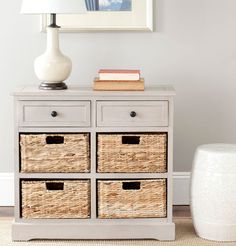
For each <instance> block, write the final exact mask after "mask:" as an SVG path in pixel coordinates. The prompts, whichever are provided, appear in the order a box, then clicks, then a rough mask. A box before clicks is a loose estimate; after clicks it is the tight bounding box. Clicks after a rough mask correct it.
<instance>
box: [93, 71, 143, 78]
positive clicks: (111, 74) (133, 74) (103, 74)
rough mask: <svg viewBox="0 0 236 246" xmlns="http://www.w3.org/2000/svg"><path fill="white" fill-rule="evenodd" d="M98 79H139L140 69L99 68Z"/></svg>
mask: <svg viewBox="0 0 236 246" xmlns="http://www.w3.org/2000/svg"><path fill="white" fill-rule="evenodd" d="M98 74H99V80H128V81H134V80H139V79H140V70H132V69H100V70H99V72H98Z"/></svg>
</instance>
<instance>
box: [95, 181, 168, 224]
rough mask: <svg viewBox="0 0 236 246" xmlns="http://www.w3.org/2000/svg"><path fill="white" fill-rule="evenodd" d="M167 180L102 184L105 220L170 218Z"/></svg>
mask: <svg viewBox="0 0 236 246" xmlns="http://www.w3.org/2000/svg"><path fill="white" fill-rule="evenodd" d="M166 204H167V201H166V179H153V180H99V181H98V217H99V218H101V219H116V218H117V219H122V218H164V217H166V211H167V209H166Z"/></svg>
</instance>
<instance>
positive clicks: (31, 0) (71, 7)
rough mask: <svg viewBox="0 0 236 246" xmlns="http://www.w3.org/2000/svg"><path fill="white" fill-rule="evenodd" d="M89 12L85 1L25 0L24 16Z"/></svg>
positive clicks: (22, 8) (22, 6)
mask: <svg viewBox="0 0 236 246" xmlns="http://www.w3.org/2000/svg"><path fill="white" fill-rule="evenodd" d="M86 11H87V9H86V4H85V0H23V1H22V5H21V13H22V14H78V13H85V12H86Z"/></svg>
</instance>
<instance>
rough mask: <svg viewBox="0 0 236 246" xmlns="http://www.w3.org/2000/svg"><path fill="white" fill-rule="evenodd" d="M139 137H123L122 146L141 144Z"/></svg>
mask: <svg viewBox="0 0 236 246" xmlns="http://www.w3.org/2000/svg"><path fill="white" fill-rule="evenodd" d="M139 143H140V137H139V136H122V144H139Z"/></svg>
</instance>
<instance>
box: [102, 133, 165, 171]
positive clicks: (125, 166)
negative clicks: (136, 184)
mask: <svg viewBox="0 0 236 246" xmlns="http://www.w3.org/2000/svg"><path fill="white" fill-rule="evenodd" d="M97 161H98V166H97V171H98V172H99V173H112V172H113V173H164V172H166V171H167V133H146V134H144V133H141V134H138V133H136V134H127V133H125V134H113V133H110V134H107V133H99V134H98V135H97Z"/></svg>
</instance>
